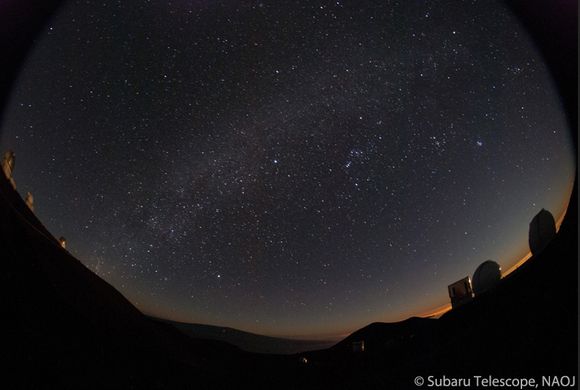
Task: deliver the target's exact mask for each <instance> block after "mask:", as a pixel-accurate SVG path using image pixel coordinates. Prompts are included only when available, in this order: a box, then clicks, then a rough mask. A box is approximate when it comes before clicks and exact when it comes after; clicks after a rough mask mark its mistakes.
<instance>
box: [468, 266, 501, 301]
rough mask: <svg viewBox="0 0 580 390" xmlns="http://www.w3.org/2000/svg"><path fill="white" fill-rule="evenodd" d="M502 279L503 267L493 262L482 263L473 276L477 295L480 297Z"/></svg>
mask: <svg viewBox="0 0 580 390" xmlns="http://www.w3.org/2000/svg"><path fill="white" fill-rule="evenodd" d="M500 279H501V267H500V265H499V264H498V263H496V262H495V261H493V260H487V261H484V262H483V263H481V265H480V266H479V267H477V269H476V270H475V273H474V274H473V280H472V286H473V292H474V293H475V295H476V296H477V295H479V294H481V293H483V292H485V291H487V290H489V289H491V288H493V287H495V285H496V284H497V283H498V282H499V281H500Z"/></svg>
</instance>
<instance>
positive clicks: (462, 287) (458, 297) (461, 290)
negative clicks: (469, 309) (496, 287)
mask: <svg viewBox="0 0 580 390" xmlns="http://www.w3.org/2000/svg"><path fill="white" fill-rule="evenodd" d="M447 288H448V289H449V298H451V306H452V307H453V308H457V307H459V306H461V305H463V304H466V303H467V302H470V301H471V300H472V299H473V289H472V287H471V279H470V278H469V276H466V277H465V278H463V279H461V280H458V281H457V282H455V283H452V284H450V285H449V287H447Z"/></svg>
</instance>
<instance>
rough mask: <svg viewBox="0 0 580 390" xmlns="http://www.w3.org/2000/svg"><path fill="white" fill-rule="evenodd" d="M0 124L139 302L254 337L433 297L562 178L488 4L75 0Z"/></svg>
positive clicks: (59, 225) (524, 63)
mask: <svg viewBox="0 0 580 390" xmlns="http://www.w3.org/2000/svg"><path fill="white" fill-rule="evenodd" d="M2 130H3V143H2V144H3V147H4V148H12V149H14V150H15V152H16V156H17V157H16V158H17V159H16V175H15V176H16V182H17V185H18V190H19V191H20V192H21V193H23V194H24V193H25V192H26V191H31V192H33V194H34V195H35V200H36V209H37V215H38V216H39V217H40V219H41V220H42V221H43V222H44V223H45V224H46V225H47V227H48V228H49V229H50V230H51V231H52V232H53V233H54V234H55V235H56V236H60V235H64V236H65V237H66V238H67V240H68V247H69V250H70V251H71V252H72V253H73V254H75V255H76V256H77V257H78V258H79V260H80V261H82V262H83V263H84V264H86V265H87V266H88V267H89V268H91V269H93V270H95V272H97V273H98V274H99V275H101V276H102V277H103V278H105V279H106V280H108V281H109V282H110V283H112V284H113V285H114V286H115V287H116V288H118V289H119V290H120V291H121V292H122V293H123V294H125V295H126V296H127V297H128V298H129V299H130V300H132V301H133V302H134V303H135V304H136V305H137V306H138V307H139V308H141V309H142V310H144V311H145V312H147V313H149V314H152V315H156V316H160V317H166V318H172V319H176V320H182V321H190V322H203V323H211V324H218V325H228V326H234V327H238V328H242V329H246V330H251V331H256V332H263V333H268V334H285V335H300V334H331V333H339V332H343V331H346V330H351V329H353V328H354V327H356V326H362V325H365V324H366V323H368V322H371V321H378V320H383V321H385V320H396V319H400V318H402V317H404V316H405V315H411V314H416V313H417V312H419V311H421V310H426V309H428V308H429V307H432V306H435V305H437V304H441V303H444V302H445V299H446V298H445V297H446V286H447V285H448V284H449V283H451V282H453V281H455V280H457V279H459V278H461V277H464V276H466V275H469V274H472V273H473V270H474V269H475V267H476V266H477V265H478V264H479V263H481V262H483V261H484V260H487V259H494V260H496V261H498V262H499V263H500V264H501V265H502V266H503V267H504V268H506V267H508V266H509V265H511V264H513V263H514V262H515V261H517V260H519V258H520V257H521V256H523V255H525V254H526V253H527V247H526V243H527V241H526V240H527V224H528V223H529V221H530V220H531V218H532V217H533V215H534V214H535V213H537V212H538V211H539V210H540V209H541V208H542V207H544V208H547V209H550V210H551V211H552V212H553V213H554V214H555V215H556V217H558V216H559V214H561V213H562V212H563V209H564V207H565V200H566V199H567V197H568V196H569V194H570V186H571V182H572V178H573V175H574V157H573V154H572V149H571V145H570V141H569V135H568V134H567V132H568V126H567V123H566V121H565V117H564V114H563V111H562V108H561V106H560V103H559V100H558V96H557V93H556V91H555V88H554V86H553V85H552V82H551V79H550V76H549V74H548V72H547V70H546V68H545V65H544V64H543V60H542V58H541V57H540V56H539V54H538V52H537V51H536V49H535V48H534V46H533V44H532V43H531V41H530V40H529V38H528V37H527V35H526V33H525V31H524V30H523V29H522V28H521V27H520V26H519V24H518V23H517V22H516V20H515V19H514V17H513V16H511V15H510V14H509V12H508V10H507V9H505V8H504V7H503V6H501V5H500V4H499V3H496V2H494V1H463V2H461V1H449V2H446V1H433V2H423V1H400V2H396V1H380V2H378V1H362V2H361V1H356V2H346V1H333V2H320V1H294V2H281V1H280V2H269V1H263V2H234V1H225V2H219V4H216V3H215V2H210V1H205V2H200V1H176V2H173V3H167V2H161V1H142V2H134V3H131V4H130V5H129V4H128V3H126V2H122V1H118V2H117V1H111V2H108V1H105V2H93V1H72V2H70V3H69V4H67V5H66V6H65V7H64V8H63V9H62V10H61V12H60V13H59V14H58V15H57V17H56V18H55V19H54V20H52V22H51V23H50V24H49V25H48V26H47V28H46V31H45V32H44V33H43V34H42V35H41V38H40V39H39V41H38V43H37V46H36V47H35V50H34V51H33V53H32V54H31V57H30V58H29V60H28V62H27V65H26V66H25V68H24V69H23V71H22V74H21V77H20V80H19V81H18V83H17V87H16V89H15V91H14V94H13V96H12V100H11V102H10V104H9V107H7V111H6V115H5V117H4V122H3V123H2Z"/></svg>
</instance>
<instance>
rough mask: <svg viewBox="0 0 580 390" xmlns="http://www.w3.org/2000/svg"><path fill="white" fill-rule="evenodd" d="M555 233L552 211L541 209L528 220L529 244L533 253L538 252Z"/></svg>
mask: <svg viewBox="0 0 580 390" xmlns="http://www.w3.org/2000/svg"><path fill="white" fill-rule="evenodd" d="M555 235H556V222H555V221H554V217H553V216H552V213H550V212H549V211H548V210H545V209H542V210H541V211H540V212H539V213H538V214H536V216H535V217H534V219H532V222H530V235H529V244H530V250H531V251H532V253H533V254H534V255H537V254H538V253H540V252H541V251H542V250H543V249H544V248H545V247H546V246H547V245H548V243H549V242H550V241H551V240H552V238H554V236H555Z"/></svg>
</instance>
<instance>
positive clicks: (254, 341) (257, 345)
mask: <svg viewBox="0 0 580 390" xmlns="http://www.w3.org/2000/svg"><path fill="white" fill-rule="evenodd" d="M157 320H158V321H161V322H165V323H168V324H171V325H173V326H174V327H176V328H177V329H179V330H180V331H182V332H183V333H185V334H187V335H188V336H191V337H193V338H196V339H206V340H217V341H224V342H227V343H229V344H232V345H235V346H237V347H239V348H241V349H243V350H244V351H248V352H256V353H269V354H287V355H289V354H295V353H299V352H304V351H314V350H318V349H325V348H329V347H331V346H333V345H334V344H336V341H332V340H293V339H284V338H277V337H270V336H262V335H258V334H254V333H250V332H244V331H242V330H237V329H233V328H227V327H220V326H213V325H202V324H188V323H182V322H175V321H169V320H161V319H157Z"/></svg>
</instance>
